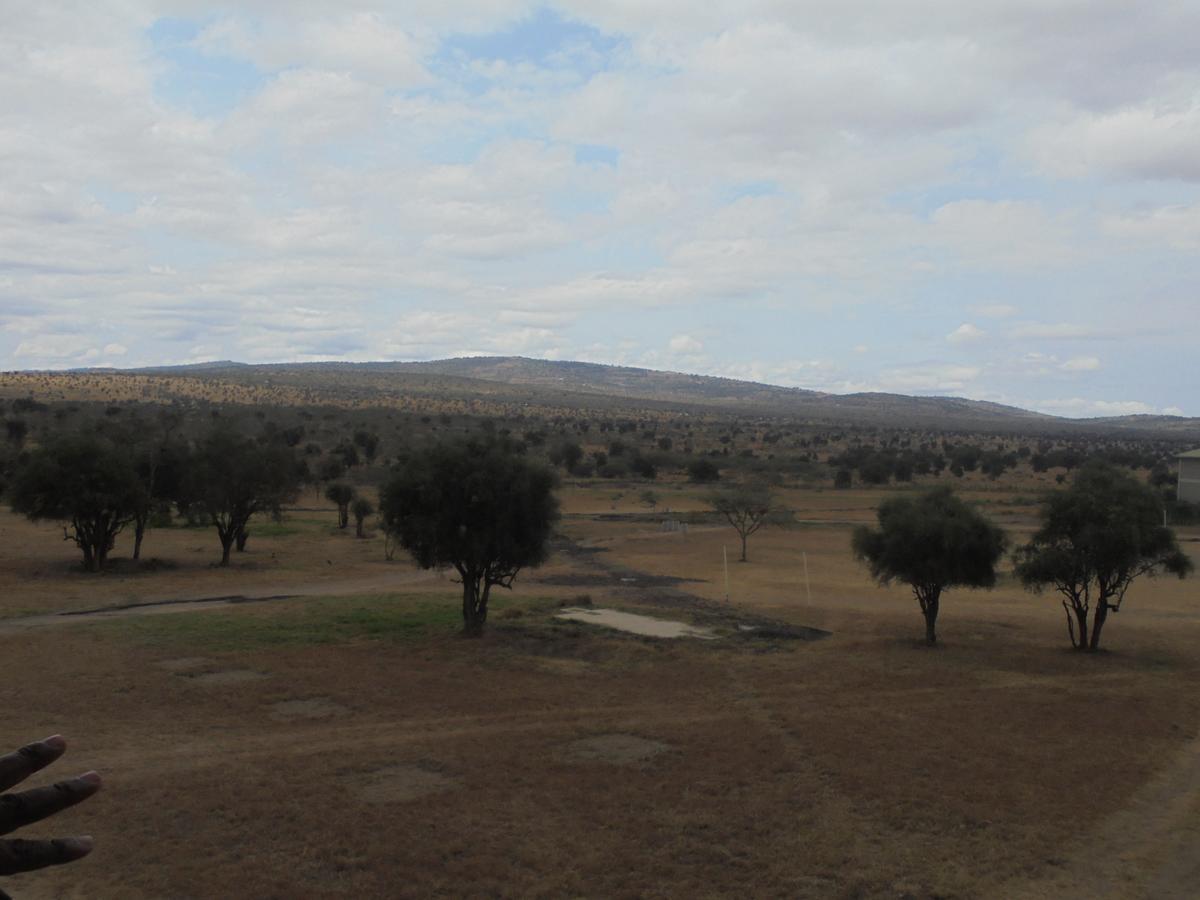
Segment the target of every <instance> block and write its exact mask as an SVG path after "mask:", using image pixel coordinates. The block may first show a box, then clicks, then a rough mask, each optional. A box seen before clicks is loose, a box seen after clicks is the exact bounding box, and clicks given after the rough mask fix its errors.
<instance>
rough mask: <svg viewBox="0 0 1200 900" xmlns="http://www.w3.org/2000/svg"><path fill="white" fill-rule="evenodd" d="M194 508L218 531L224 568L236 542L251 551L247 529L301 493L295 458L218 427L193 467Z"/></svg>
mask: <svg viewBox="0 0 1200 900" xmlns="http://www.w3.org/2000/svg"><path fill="white" fill-rule="evenodd" d="M189 463H190V464H189V467H188V477H187V480H186V484H185V486H184V490H185V492H186V495H187V500H188V504H189V505H190V506H191V507H192V509H193V510H198V511H199V513H200V515H201V516H202V517H203V518H205V519H207V520H208V521H209V522H210V523H211V524H212V525H213V526H214V527H215V528H216V529H217V537H218V538H219V539H220V541H221V565H223V566H227V565H229V551H230V550H231V549H232V548H233V546H234V542H235V541H236V542H237V543H238V545H239V549H242V548H244V547H245V540H246V535H247V531H246V525H247V523H248V522H249V521H250V517H251V516H253V515H254V514H256V513H271V514H273V515H278V514H279V512H280V509H281V507H282V505H283V504H284V503H286V502H288V501H289V500H291V499H293V498H294V497H295V496H296V493H297V492H298V491H299V488H300V467H299V465H298V464H297V461H296V456H295V453H294V452H293V451H292V449H291V448H290V447H288V446H287V445H286V444H284V443H281V442H260V441H255V440H253V439H251V438H247V437H243V436H242V435H239V434H237V433H236V432H235V431H233V430H232V429H231V428H228V427H225V426H221V425H218V426H217V427H216V428H215V429H213V431H211V432H210V433H209V434H208V435H207V436H206V437H205V438H204V439H203V440H202V441H200V442H199V444H198V445H197V446H196V449H195V451H194V452H193V454H192V457H191V459H190V461H189Z"/></svg>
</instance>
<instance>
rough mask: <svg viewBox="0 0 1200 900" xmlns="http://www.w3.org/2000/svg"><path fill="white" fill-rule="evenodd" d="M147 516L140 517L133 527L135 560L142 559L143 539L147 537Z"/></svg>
mask: <svg viewBox="0 0 1200 900" xmlns="http://www.w3.org/2000/svg"><path fill="white" fill-rule="evenodd" d="M146 519H147V516H138V517H137V519H136V520H135V521H134V525H133V558H134V559H141V558H142V538H144V537H145V536H146Z"/></svg>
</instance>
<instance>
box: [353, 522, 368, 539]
mask: <svg viewBox="0 0 1200 900" xmlns="http://www.w3.org/2000/svg"><path fill="white" fill-rule="evenodd" d="M354 536H355V537H366V535H365V534H363V520H362V519H357V520H356V521H355V523H354Z"/></svg>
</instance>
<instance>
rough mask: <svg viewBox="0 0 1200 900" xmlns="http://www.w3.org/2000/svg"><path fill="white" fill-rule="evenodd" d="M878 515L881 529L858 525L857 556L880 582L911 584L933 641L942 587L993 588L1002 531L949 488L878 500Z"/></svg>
mask: <svg viewBox="0 0 1200 900" xmlns="http://www.w3.org/2000/svg"><path fill="white" fill-rule="evenodd" d="M877 517H878V521H879V527H878V528H871V527H869V526H867V525H859V526H858V527H856V528H855V529H854V532H853V535H852V536H851V546H852V548H853V550H854V555H855V557H857V558H858V559H860V560H862V561H864V562H866V563H867V565H868V567H869V568H870V570H871V575H872V576H873V577H874V578H875V579H876V580H878V581H879V583H880V584H883V585H886V584H890V583H891V582H893V581H899V582H902V583H904V584H907V585H908V586H909V587H911V588H912V592H913V595H914V596H915V597H916V598H917V602H918V603H919V604H920V606H921V613H922V615H923V616H924V617H925V642H926V643H927V644H929V645H930V646H934V645H936V644H937V617H938V611H939V610H940V608H941V596H942V592H943V591H945V590H946V589H947V588H951V587H959V586H962V587H992V586H993V585H994V584H995V583H996V563H997V562H998V561H999V559H1000V557H1001V555H1002V554H1003V553H1004V548H1005V545H1006V539H1005V535H1004V532H1003V531H1001V530H1000V529H999V528H998V527H996V526H995V525H993V524H992V523H991V522H989V521H988V519H987V518H986V517H984V515H983V514H982V513H980V512H978V511H977V510H976V509H975V508H974V507H972V506H969V505H968V504H967V503H965V502H964V501H963V500H962V499H960V498H959V497H957V496H955V494H954V492H953V491H952V490H951V489H950V488H948V487H937V488H933V489H932V490H928V491H924V492H923V493H921V494H918V495H917V496H915V497H911V496H904V497H892V498H890V499H888V500H885V501H884V502H883V503H882V504H880V506H879V510H878V513H877Z"/></svg>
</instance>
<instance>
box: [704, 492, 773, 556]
mask: <svg viewBox="0 0 1200 900" xmlns="http://www.w3.org/2000/svg"><path fill="white" fill-rule="evenodd" d="M708 503H709V505H710V506H712V508H713V509H715V510H716V511H717V512H718V513H720V514H721V515H722V516H724V517H725V520H726V521H727V522H728V523H729V524H730V525H732V526H733V527H734V530H736V531H737V533H738V537H740V538H741V539H742V556H741V559H739V560H738V562H746V541H747V540H748V539H749V538H750V535H752V534H754V533H755V532H756V531H758V530H759V529H760V528H762V527H763V526H764V525H768V524H781V523H782V522H784V521H786V513H785V512H784V510H782V509H780V508H778V507H777V506H775V505H774V503H773V500H772V498H771V489H770V488H768V487H767V486H765V485H761V484H749V485H737V486H735V487H731V488H729V489H727V490H724V491H721V492H719V493H715V494H711V495H710V496H709V498H708Z"/></svg>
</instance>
